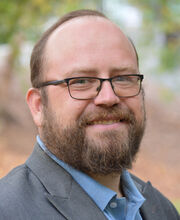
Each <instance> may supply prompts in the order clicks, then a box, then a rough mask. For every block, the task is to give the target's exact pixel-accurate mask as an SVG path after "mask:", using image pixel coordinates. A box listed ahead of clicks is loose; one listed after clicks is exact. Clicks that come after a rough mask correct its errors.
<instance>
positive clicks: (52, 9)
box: [0, 0, 180, 207]
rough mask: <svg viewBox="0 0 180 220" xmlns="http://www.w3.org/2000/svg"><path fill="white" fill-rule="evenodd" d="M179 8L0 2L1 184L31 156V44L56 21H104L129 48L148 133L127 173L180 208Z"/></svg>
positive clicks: (146, 2) (134, 0)
mask: <svg viewBox="0 0 180 220" xmlns="http://www.w3.org/2000/svg"><path fill="white" fill-rule="evenodd" d="M179 3H180V2H179V0H171V1H168V0H126V1H125V0H50V1H49V0H16V1H14V0H8V1H7V0H1V1H0V177H3V176H4V175H5V174H7V172H9V171H10V170H11V169H12V168H13V167H15V166H16V165H18V164H21V163H23V162H24V161H25V160H26V159H27V157H28V155H29V154H30V153H31V152H32V149H33V145H34V143H35V136H36V133H37V131H36V128H35V126H34V125H33V122H32V118H31V115H30V112H29V110H28V108H27V105H26V101H25V96H26V91H27V89H28V88H29V87H30V69H29V61H30V55H31V51H32V48H33V45H34V43H35V42H36V41H37V39H38V38H39V36H40V35H41V33H42V32H44V31H45V30H46V29H47V28H48V27H49V26H50V25H51V24H53V23H54V22H55V21H56V20H57V19H58V18H59V17H60V16H61V15H63V14H64V13H66V12H69V11H71V10H76V9H82V8H88V9H97V10H99V11H102V12H103V13H105V14H106V15H107V16H108V17H109V18H110V19H112V20H113V21H114V22H115V23H116V24H117V25H119V26H120V27H121V29H122V30H123V31H124V32H125V33H126V34H127V35H128V36H129V37H130V38H131V39H132V40H133V42H134V43H135V45H136V48H137V51H138V54H139V57H140V72H141V73H142V74H144V75H145V80H144V87H145V96H146V108H147V117H148V120H147V129H146V133H145V136H144V139H143V142H142V144H141V151H140V153H139V156H138V158H137V161H136V163H135V164H134V169H133V171H132V172H133V173H135V174H136V175H137V176H139V177H140V178H142V179H144V180H145V181H147V180H151V182H152V184H153V185H154V186H155V187H157V188H158V189H159V190H160V191H161V192H163V193H164V194H165V195H166V196H167V197H168V198H169V199H171V200H172V201H173V202H175V204H176V206H177V207H178V206H179V207H180V187H179V186H180V172H179V171H180V4H179Z"/></svg>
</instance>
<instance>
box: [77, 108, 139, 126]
mask: <svg viewBox="0 0 180 220" xmlns="http://www.w3.org/2000/svg"><path fill="white" fill-rule="evenodd" d="M103 120H119V121H123V122H126V123H130V124H134V122H135V116H134V113H133V112H132V111H131V110H130V109H123V108H121V109H120V108H119V107H118V108H117V107H115V108H111V109H101V110H100V109H99V110H96V111H94V112H87V113H84V114H83V115H82V116H81V117H80V118H79V126H80V127H84V126H87V125H89V124H91V123H92V122H94V121H103Z"/></svg>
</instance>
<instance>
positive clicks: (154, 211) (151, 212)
mask: <svg viewBox="0 0 180 220" xmlns="http://www.w3.org/2000/svg"><path fill="white" fill-rule="evenodd" d="M133 180H134V183H135V185H136V187H137V188H138V190H139V191H140V192H141V194H142V195H143V196H144V198H145V199H146V200H145V202H144V203H143V205H142V207H141V208H140V213H141V215H142V218H143V219H145V220H152V219H153V220H162V219H163V220H168V219H167V217H166V215H165V213H164V210H163V209H162V204H161V202H160V201H159V199H158V197H157V193H158V192H157V190H155V189H154V188H153V187H152V185H151V183H150V182H149V181H148V182H147V183H144V182H142V181H141V180H139V181H138V179H137V178H136V177H135V178H133Z"/></svg>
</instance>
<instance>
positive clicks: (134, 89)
mask: <svg viewBox="0 0 180 220" xmlns="http://www.w3.org/2000/svg"><path fill="white" fill-rule="evenodd" d="M112 84H113V87H114V92H115V94H116V95H117V96H119V97H129V96H136V95H138V94H139V92H140V88H141V80H140V77H139V76H128V75H127V76H117V77H115V78H113V80H112Z"/></svg>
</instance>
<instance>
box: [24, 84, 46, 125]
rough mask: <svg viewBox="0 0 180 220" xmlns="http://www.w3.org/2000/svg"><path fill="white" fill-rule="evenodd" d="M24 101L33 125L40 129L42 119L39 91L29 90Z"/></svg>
mask: <svg viewBox="0 0 180 220" xmlns="http://www.w3.org/2000/svg"><path fill="white" fill-rule="evenodd" d="M26 100H27V104H28V106H29V109H30V111H31V114H32V117H33V120H34V123H35V124H36V126H37V127H41V125H42V119H43V105H42V100H41V94H40V91H39V90H38V89H35V88H30V89H29V90H28V92H27V95H26Z"/></svg>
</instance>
